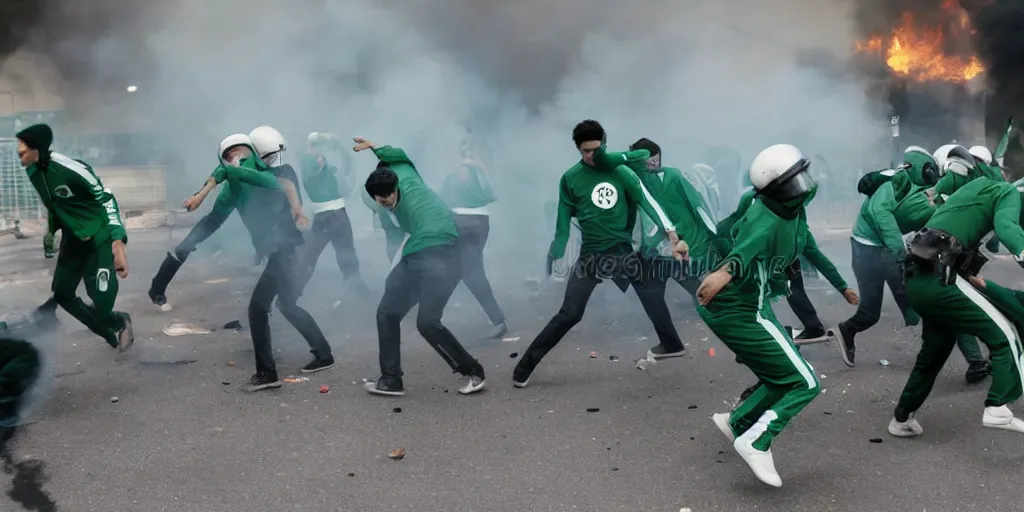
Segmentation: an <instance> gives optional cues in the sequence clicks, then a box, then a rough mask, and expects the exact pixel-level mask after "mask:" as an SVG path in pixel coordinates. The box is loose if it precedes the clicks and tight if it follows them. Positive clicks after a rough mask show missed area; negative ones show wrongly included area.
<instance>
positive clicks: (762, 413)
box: [697, 289, 820, 451]
mask: <svg viewBox="0 0 1024 512" xmlns="http://www.w3.org/2000/svg"><path fill="white" fill-rule="evenodd" d="M697 312H698V313H699V314H700V317H701V318H702V319H703V320H704V322H705V323H707V324H708V327H710V328H711V330H712V331H713V332H714V333H715V335H716V336H718V338H719V339H720V340H722V342H723V343H725V345H726V346H727V347H729V349H730V350H732V351H733V353H735V354H736V361H737V362H739V363H741V364H744V365H746V366H747V367H748V368H750V370H751V371H752V372H754V375H756V376H757V378H758V379H759V380H760V381H761V382H762V383H763V384H764V385H763V386H761V387H759V388H758V389H757V391H755V392H754V393H753V394H752V395H750V397H749V398H747V400H745V401H744V402H743V403H741V404H739V405H738V406H737V407H736V409H734V410H733V411H732V415H731V416H730V418H729V425H730V427H732V431H733V434H734V435H736V436H737V437H739V436H744V437H747V438H749V439H750V440H751V442H752V443H753V445H754V448H756V449H758V450H762V451H765V450H768V448H770V447H771V443H772V439H774V438H775V437H776V436H778V435H779V433H780V432H782V429H783V428H785V426H786V425H787V424H789V422H790V421H791V420H792V419H793V417H794V416H796V415H797V414H798V413H799V412H800V411H801V410H803V408H804V407H806V406H807V404H809V403H811V401H812V400H814V398H815V397H817V396H818V393H819V392H820V385H819V383H818V378H817V376H815V374H814V369H813V368H811V365H810V364H808V363H807V361H806V360H804V358H803V357H802V356H801V355H800V352H799V351H798V350H797V348H796V345H794V344H793V340H792V339H790V337H789V336H788V335H786V331H785V329H783V328H782V325H781V324H780V323H779V321H778V320H777V319H776V318H775V313H773V312H772V309H771V305H770V304H769V303H768V302H767V301H765V300H764V299H763V298H759V294H757V293H756V292H755V293H753V294H751V293H744V292H742V291H739V290H737V289H726V290H723V291H722V292H721V293H719V294H718V296H717V297H715V298H714V300H712V301H711V304H708V305H707V306H699V305H698V306H697Z"/></svg>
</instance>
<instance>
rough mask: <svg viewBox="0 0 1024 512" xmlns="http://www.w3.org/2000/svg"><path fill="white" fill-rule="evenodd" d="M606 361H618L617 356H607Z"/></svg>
mask: <svg viewBox="0 0 1024 512" xmlns="http://www.w3.org/2000/svg"><path fill="white" fill-rule="evenodd" d="M608 360H609V361H618V360H619V356H608Z"/></svg>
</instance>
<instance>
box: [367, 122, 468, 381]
mask: <svg viewBox="0 0 1024 512" xmlns="http://www.w3.org/2000/svg"><path fill="white" fill-rule="evenodd" d="M353 141H354V142H355V143H356V144H355V146H354V147H353V148H352V149H353V150H354V151H356V152H359V151H365V150H368V149H369V150H372V151H373V153H374V155H376V156H377V159H378V164H377V168H376V169H374V171H373V172H371V173H370V175H369V176H368V177H367V178H366V184H365V189H366V193H367V195H369V196H370V197H371V198H373V200H374V203H375V205H376V206H375V209H376V211H377V214H378V215H379V216H380V218H381V223H382V224H384V225H385V227H384V231H385V235H386V236H387V238H388V252H389V253H393V254H394V256H393V258H392V263H391V273H389V274H388V277H387V279H386V280H385V281H384V295H383V296H382V297H381V299H380V304H379V305H378V306H377V337H378V343H379V348H380V373H381V376H380V378H379V379H377V381H376V382H367V383H366V385H365V389H366V391H367V392H369V393H371V394H375V395H389V396H402V395H405V385H404V382H403V381H402V377H403V376H404V373H403V372H402V348H401V343H402V329H401V323H402V319H404V318H405V316H406V315H408V314H409V311H411V310H412V308H413V307H415V306H416V305H419V311H418V313H417V314H416V329H417V330H419V332H420V334H421V335H422V336H423V338H424V339H426V340H427V343H429V344H430V346H431V347H433V348H434V350H436V351H437V353H438V354H439V355H440V356H441V358H442V359H444V361H445V362H446V363H448V366H449V367H451V369H452V370H453V371H454V372H455V373H458V374H460V375H462V376H463V377H464V378H465V383H464V384H463V385H462V386H460V387H459V390H458V391H459V393H460V394H463V395H469V394H473V393H477V392H480V391H482V390H483V389H484V386H485V384H486V381H485V380H484V367H483V365H481V364H480V362H479V361H477V360H476V359H475V358H474V357H473V356H472V355H470V353H469V352H468V351H466V349H465V348H464V347H463V346H462V344H461V343H459V340H458V339H456V338H455V335H454V334H452V332H451V331H450V330H448V328H447V327H445V325H444V324H443V323H442V322H441V318H442V317H443V316H444V308H445V306H447V305H448V301H449V300H450V299H451V296H452V293H453V292H454V291H455V287H456V286H458V285H459V281H460V280H461V279H462V265H461V261H460V259H461V254H460V251H461V248H460V247H459V243H458V240H459V232H458V230H457V229H456V227H455V220H454V219H453V215H454V214H453V213H452V210H451V208H450V207H449V206H448V205H447V204H445V202H444V200H442V199H441V197H440V196H439V195H438V194H437V193H436V192H434V191H433V190H431V189H430V187H428V186H427V185H426V183H424V182H423V178H422V177H421V176H420V173H419V171H418V170H417V169H416V166H415V165H413V163H412V160H410V159H409V157H408V156H407V155H406V154H405V151H403V150H402V149H400V148H396V147H393V146H377V145H376V144H374V143H372V142H370V141H368V140H366V139H365V138H362V137H356V138H354V139H353Z"/></svg>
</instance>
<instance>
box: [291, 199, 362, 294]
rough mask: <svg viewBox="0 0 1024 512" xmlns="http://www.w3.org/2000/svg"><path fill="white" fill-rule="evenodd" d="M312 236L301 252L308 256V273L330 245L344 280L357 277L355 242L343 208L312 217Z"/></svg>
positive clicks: (346, 213)
mask: <svg viewBox="0 0 1024 512" xmlns="http://www.w3.org/2000/svg"><path fill="white" fill-rule="evenodd" d="M310 231H311V234H312V236H309V237H307V239H306V244H305V245H304V247H303V250H304V251H306V256H308V257H309V258H310V259H309V262H308V265H309V271H310V272H312V271H313V270H314V269H315V268H316V262H317V260H319V259H320V254H321V253H323V252H324V248H326V247H327V244H328V243H330V244H331V246H333V247H334V257H335V259H337V261H338V270H341V273H342V275H343V276H345V280H346V281H347V280H349V279H352V278H355V277H359V258H357V257H356V245H355V240H354V239H353V237H352V223H351V222H350V221H349V219H348V212H346V211H345V209H344V208H341V209H338V210H331V211H329V212H320V213H318V214H316V215H315V216H314V217H313V228H312V229H311V230H310Z"/></svg>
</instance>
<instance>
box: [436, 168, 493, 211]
mask: <svg viewBox="0 0 1024 512" xmlns="http://www.w3.org/2000/svg"><path fill="white" fill-rule="evenodd" d="M440 194H441V197H442V198H443V199H444V201H445V203H447V204H448V206H451V207H452V209H453V210H454V211H455V213H467V214H477V215H486V214H487V212H486V210H485V209H484V207H486V206H487V205H489V204H491V203H493V202H494V201H496V200H497V197H495V195H494V189H493V188H491V182H490V180H489V179H488V178H487V173H486V171H484V170H483V169H481V168H480V167H479V166H477V165H473V164H471V163H464V164H462V165H460V166H459V168H458V169H456V170H455V171H454V172H452V173H451V174H449V175H448V177H447V178H445V180H444V184H443V185H442V186H441V191H440Z"/></svg>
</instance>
